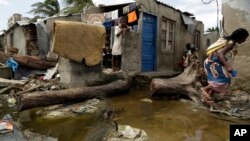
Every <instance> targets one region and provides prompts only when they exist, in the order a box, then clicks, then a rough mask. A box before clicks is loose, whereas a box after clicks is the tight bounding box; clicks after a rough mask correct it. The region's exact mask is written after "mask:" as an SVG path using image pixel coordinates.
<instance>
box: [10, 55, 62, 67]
mask: <svg viewBox="0 0 250 141" xmlns="http://www.w3.org/2000/svg"><path fill="white" fill-rule="evenodd" d="M13 59H14V60H15V61H16V62H17V63H18V64H20V65H22V66H26V67H30V68H33V69H37V70H47V69H49V68H52V67H55V65H56V63H57V62H50V61H47V60H44V59H40V58H39V57H36V56H14V57H13Z"/></svg>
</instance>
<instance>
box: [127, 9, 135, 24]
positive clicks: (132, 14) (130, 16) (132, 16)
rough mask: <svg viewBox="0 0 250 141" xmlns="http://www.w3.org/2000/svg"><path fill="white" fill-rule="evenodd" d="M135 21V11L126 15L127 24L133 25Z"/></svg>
mask: <svg viewBox="0 0 250 141" xmlns="http://www.w3.org/2000/svg"><path fill="white" fill-rule="evenodd" d="M135 21H137V15H136V11H135V10H134V11H132V12H130V13H129V14H128V23H133V22H135Z"/></svg>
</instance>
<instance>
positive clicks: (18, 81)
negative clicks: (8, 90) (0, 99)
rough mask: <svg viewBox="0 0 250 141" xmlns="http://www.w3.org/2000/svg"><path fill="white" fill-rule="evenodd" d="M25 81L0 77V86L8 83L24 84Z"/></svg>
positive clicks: (5, 85) (6, 85)
mask: <svg viewBox="0 0 250 141" xmlns="http://www.w3.org/2000/svg"><path fill="white" fill-rule="evenodd" d="M25 82H26V81H23V80H22V81H21V80H9V79H4V78H0V86H3V87H8V86H10V85H24V84H25Z"/></svg>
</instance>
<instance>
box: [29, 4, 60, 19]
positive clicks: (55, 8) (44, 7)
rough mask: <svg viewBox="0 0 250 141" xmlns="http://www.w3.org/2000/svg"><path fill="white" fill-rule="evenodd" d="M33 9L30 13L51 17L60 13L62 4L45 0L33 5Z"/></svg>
mask: <svg viewBox="0 0 250 141" xmlns="http://www.w3.org/2000/svg"><path fill="white" fill-rule="evenodd" d="M31 7H33V9H32V10H31V11H29V13H33V14H34V15H37V16H45V17H48V16H49V17H51V16H54V15H57V14H59V13H60V4H59V2H58V0H44V2H37V3H34V4H32V5H31Z"/></svg>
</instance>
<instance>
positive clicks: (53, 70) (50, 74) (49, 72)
mask: <svg viewBox="0 0 250 141" xmlns="http://www.w3.org/2000/svg"><path fill="white" fill-rule="evenodd" d="M57 69H58V63H57V64H56V66H55V67H53V68H50V69H48V70H47V73H46V74H45V77H44V78H43V80H49V79H51V78H52V77H53V75H54V74H55V73H56V71H57Z"/></svg>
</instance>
